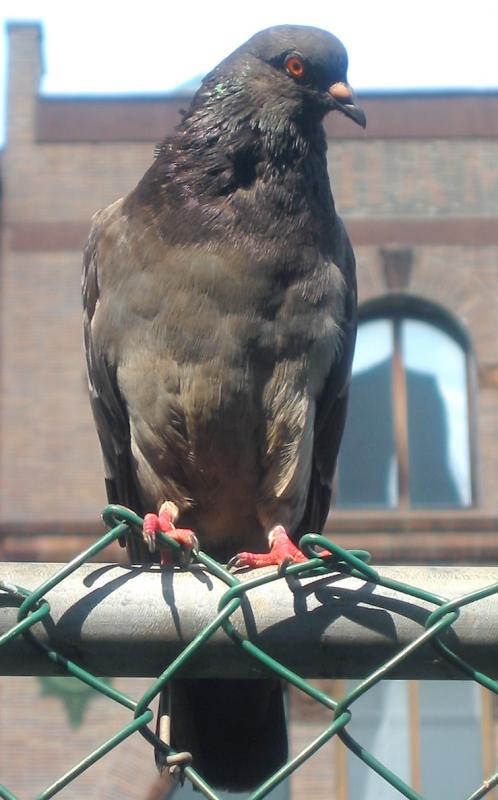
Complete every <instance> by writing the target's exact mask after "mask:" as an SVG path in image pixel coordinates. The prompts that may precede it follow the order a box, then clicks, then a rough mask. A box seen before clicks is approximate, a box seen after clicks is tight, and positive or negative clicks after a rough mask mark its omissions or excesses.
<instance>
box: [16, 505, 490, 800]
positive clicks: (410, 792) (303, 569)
mask: <svg viewBox="0 0 498 800" xmlns="http://www.w3.org/2000/svg"><path fill="white" fill-rule="evenodd" d="M103 518H104V522H105V523H106V525H107V527H108V528H110V530H109V531H108V532H107V533H106V534H104V536H102V538H101V539H99V540H98V541H97V542H96V543H95V544H93V545H92V546H91V547H89V548H88V549H87V550H85V551H84V552H83V553H81V554H80V555H79V556H77V557H76V558H75V559H73V560H72V561H71V562H70V563H69V564H67V565H66V566H64V567H63V568H62V569H60V570H59V571H58V572H57V573H56V574H55V575H54V576H52V577H51V578H50V579H49V580H47V581H45V582H44V583H42V585H41V586H39V587H38V588H37V589H35V590H34V591H28V590H27V589H24V588H22V587H20V586H14V585H12V584H10V583H8V582H5V581H1V580H0V590H2V591H3V592H4V593H5V594H7V595H10V596H11V599H12V602H13V603H15V604H20V607H19V611H18V616H17V624H16V625H15V626H14V627H12V628H11V629H10V630H8V631H7V632H6V633H5V634H4V635H3V636H2V637H0V646H1V645H5V644H6V643H7V642H9V641H10V640H12V639H13V638H14V637H17V636H24V637H25V638H26V639H27V640H28V641H29V642H30V643H31V644H32V645H33V647H36V648H40V649H42V650H43V652H44V654H45V656H46V658H47V659H50V661H52V662H53V663H54V664H56V665H58V667H60V668H62V670H63V671H64V672H65V674H67V675H72V676H73V677H75V678H78V679H79V680H81V681H83V682H84V683H85V684H87V685H88V686H90V687H92V688H93V689H95V690H97V691H98V692H100V693H101V694H102V695H104V696H106V697H107V698H109V699H110V700H113V701H115V702H117V703H120V704H121V705H122V706H124V707H125V708H127V709H129V711H130V712H131V713H132V715H133V716H132V719H131V721H130V722H129V724H128V725H126V726H124V727H123V728H121V729H120V730H119V731H117V733H116V734H115V735H114V736H112V737H111V738H110V739H108V740H107V741H106V742H104V743H103V744H102V745H101V746H100V747H98V748H97V749H96V750H94V751H93V752H91V753H89V754H88V755H87V756H86V758H84V759H83V760H82V761H80V762H79V763H78V764H76V765H75V766H74V767H73V768H72V769H70V770H69V771H68V772H66V774H65V775H63V776H61V777H60V778H59V779H58V780H57V781H55V783H53V784H52V785H51V786H49V787H48V788H47V789H45V790H44V791H43V792H41V794H38V795H37V797H36V798H35V800H48V798H50V797H53V796H54V795H56V794H58V793H59V792H60V791H61V790H62V789H63V788H64V787H65V786H67V785H68V784H69V783H70V782H71V781H73V780H74V779H75V778H77V777H78V776H79V775H81V773H82V772H84V771H85V770H86V769H88V768H89V767H90V766H92V764H94V763H95V762H96V761H98V760H99V759H101V758H103V757H104V756H105V755H106V753H108V752H109V751H110V750H112V749H113V748H114V747H117V745H119V744H120V743H121V742H123V741H124V740H125V739H127V738H128V737H129V736H131V735H132V734H133V733H135V732H136V731H139V732H140V733H141V735H142V736H143V737H145V739H146V740H147V741H149V742H150V744H151V745H153V746H157V747H160V748H161V749H162V750H163V751H164V752H165V753H166V755H168V756H172V757H174V756H175V755H176V754H175V751H174V750H173V748H171V747H168V745H166V744H165V743H164V742H161V741H159V739H158V738H157V737H156V735H155V734H154V733H153V732H152V730H151V729H150V728H149V723H150V722H151V721H152V719H153V712H152V711H151V710H150V708H149V704H150V703H151V702H152V700H153V699H154V698H155V697H156V695H158V694H159V692H160V691H161V689H162V688H163V687H164V686H165V684H167V683H168V681H169V680H171V679H172V678H173V677H174V675H175V673H177V671H178V670H179V669H181V667H182V666H183V665H184V664H185V663H186V662H187V661H188V660H189V659H190V658H191V657H192V656H193V655H194V654H195V653H196V652H197V651H198V650H199V649H200V648H202V647H203V645H204V644H205V642H207V640H208V639H209V638H210V637H211V636H213V634H214V633H216V632H217V631H218V630H219V629H223V630H224V631H225V633H226V635H227V636H229V637H230V639H232V640H233V642H234V643H235V645H236V646H237V647H240V648H242V650H243V651H245V653H246V654H247V655H248V656H249V657H250V658H253V659H256V660H258V661H259V662H260V664H263V665H264V667H266V668H267V669H269V670H271V671H272V672H273V673H274V674H275V675H277V676H278V677H280V678H282V679H283V680H285V681H288V682H289V683H290V684H292V685H293V686H295V687H296V688H297V689H299V690H301V691H302V692H304V693H305V694H306V695H308V696H309V697H310V698H312V699H313V700H315V701H316V702H317V703H321V704H322V705H323V706H324V707H325V708H326V709H328V710H329V711H330V724H329V725H328V726H327V727H326V728H325V730H324V731H323V732H322V733H321V734H320V735H319V736H318V737H317V738H316V739H315V740H314V741H313V742H311V743H310V744H309V745H308V746H307V747H306V748H305V749H304V750H303V751H302V752H301V753H299V754H298V755H297V756H295V757H294V758H293V759H291V760H290V761H288V763H287V764H286V765H285V766H283V767H282V768H281V769H279V770H278V771H277V772H276V773H275V774H274V775H272V776H271V777H270V778H269V779H268V780H267V781H265V782H264V783H263V784H262V785H261V786H259V787H258V788H256V789H255V790H254V791H253V792H252V794H251V795H250V798H249V800H260V799H261V798H263V797H265V796H266V795H267V794H268V793H269V792H270V791H271V790H272V789H273V788H274V787H275V786H277V784H279V783H280V782H281V781H283V780H284V779H285V778H286V777H287V776H289V775H290V774H291V773H292V772H294V770H296V769H297V768H298V767H299V766H300V765H301V764H303V763H304V762H305V761H307V760H308V759H309V758H310V757H311V756H312V755H313V754H314V753H315V752H316V751H317V750H318V749H319V748H320V747H322V746H323V745H324V744H326V743H327V742H328V741H330V740H331V739H332V738H333V737H334V736H337V737H338V738H339V739H340V740H341V741H342V742H343V743H344V745H345V746H346V747H347V748H349V750H350V751H351V752H352V753H354V755H355V756H357V757H358V758H359V759H361V760H362V761H363V762H364V763H365V764H367V765H368V766H369V767H370V768H371V769H373V770H375V772H377V773H378V774H379V775H380V776H381V777H382V778H384V780H386V781H387V782H388V783H390V784H391V785H392V786H393V787H394V788H395V789H397V790H398V792H399V794H400V796H401V797H407V798H409V800H424V798H423V796H422V795H421V794H419V793H418V792H416V791H415V790H414V789H412V788H411V787H410V786H408V785H407V784H406V783H405V782H404V781H403V780H402V779H401V778H400V777H398V776H397V775H396V774H395V773H394V772H392V771H391V770H390V769H389V768H388V767H386V766H385V764H383V763H381V762H380V761H379V760H378V759H377V758H376V757H375V756H374V755H373V754H372V753H371V752H369V751H368V750H366V749H365V748H364V747H362V745H361V743H359V742H357V741H355V739H353V738H352V736H351V735H350V734H349V733H348V731H347V725H348V723H349V722H350V720H351V718H352V710H351V709H352V707H353V706H354V703H355V701H356V700H358V698H360V697H361V696H362V695H363V694H365V692H367V691H368V690H369V689H370V688H371V687H372V686H374V685H376V684H377V683H378V682H379V681H381V680H383V679H384V678H388V677H389V675H390V673H391V671H392V670H393V669H394V668H395V667H396V666H398V665H399V664H400V663H401V662H403V661H404V659H407V658H408V657H409V656H410V655H412V654H413V653H414V652H415V651H416V650H417V649H418V648H421V647H422V646H424V645H426V644H427V642H430V643H431V644H432V645H433V646H434V647H435V648H436V649H437V651H438V652H439V655H441V656H442V657H443V658H444V659H445V660H446V661H447V662H449V663H451V664H452V665H453V666H454V667H456V668H457V669H458V671H459V672H460V673H461V675H462V677H464V678H468V679H472V680H474V681H477V683H479V684H480V685H481V686H483V687H485V688H486V689H489V690H490V691H491V692H494V693H495V694H498V683H497V682H496V681H494V680H492V679H491V678H490V677H489V676H487V675H486V674H484V673H483V672H480V671H478V670H476V669H474V668H473V667H472V666H471V665H470V664H468V663H467V662H466V661H464V660H463V659H462V658H460V657H459V656H458V655H457V654H456V653H455V652H453V650H452V649H450V648H449V647H448V645H447V644H446V643H445V642H443V641H442V639H441V634H442V633H443V632H444V631H445V630H447V629H448V628H450V626H451V625H452V624H453V623H454V622H455V620H456V619H457V618H458V615H459V609H461V608H462V607H463V606H466V605H468V604H470V603H474V602H477V601H478V600H481V599H483V598H485V597H488V596H490V595H492V594H498V583H496V584H492V585H490V586H487V587H484V588H482V589H479V590H478V591H474V592H472V593H471V594H467V595H464V596H462V597H459V598H458V599H456V600H452V601H447V600H446V599H445V598H444V597H440V596H438V595H436V594H433V593H432V592H428V591H425V590H423V589H419V588H417V587H416V586H410V585H408V584H406V583H402V582H400V581H397V580H393V579H392V578H387V577H383V576H382V575H380V574H379V573H378V572H377V571H376V570H375V569H373V567H371V566H370V565H369V563H368V561H369V558H370V556H369V554H368V553H367V552H365V551H359V550H356V551H353V550H349V551H348V550H344V549H342V548H341V547H339V546H338V545H336V544H334V543H333V542H331V541H330V540H329V539H327V538H325V537H323V536H319V535H317V534H307V535H305V536H303V538H302V539H301V541H300V547H301V549H302V550H303V552H304V553H305V554H306V555H307V557H308V559H309V560H308V561H305V562H302V563H299V564H292V565H290V566H287V567H286V568H285V575H286V576H291V575H292V576H302V577H303V576H307V577H308V576H317V575H327V574H330V573H342V574H344V575H351V576H354V577H357V578H360V579H362V580H365V581H368V582H370V583H372V584H377V585H378V586H384V587H386V588H388V589H392V590H394V591H396V592H400V593H402V594H405V595H407V596H409V597H412V598H415V599H419V600H422V601H425V602H427V603H430V604H432V605H433V606H434V611H433V612H432V613H431V614H429V616H428V617H427V619H426V620H425V624H424V629H423V630H422V631H421V633H420V635H419V636H418V637H417V638H416V639H415V640H414V641H413V642H411V643H410V644H409V645H408V646H406V647H404V648H403V649H402V650H400V652H399V653H397V654H396V656H395V657H393V658H391V659H390V660H388V661H387V662H385V663H384V664H382V665H381V666H379V667H378V669H376V670H374V671H373V672H372V673H371V674H370V675H368V676H367V677H366V678H365V679H364V680H362V681H361V682H360V683H359V684H358V685H357V686H355V688H354V689H352V690H351V691H350V692H348V693H347V694H345V695H344V697H342V698H337V699H336V698H333V697H331V696H329V695H328V694H326V693H324V692H323V691H321V690H319V689H318V688H316V687H314V686H313V685H311V684H310V683H309V682H307V681H306V680H304V679H303V678H301V677H300V676H299V675H298V674H296V673H295V672H293V671H291V670H289V669H287V668H286V667H285V666H284V665H283V664H282V663H280V662H279V661H277V660H275V659H274V658H272V657H271V656H269V655H268V654H267V653H265V652H264V651H263V650H262V649H261V648H259V647H257V646H256V645H255V644H254V643H253V642H251V641H250V640H249V639H247V638H245V637H244V636H242V635H241V634H240V633H239V632H238V631H236V630H235V628H234V626H233V625H232V623H231V621H230V617H231V616H232V614H234V612H235V611H236V610H237V609H238V608H239V607H240V605H241V604H242V601H243V599H245V600H246V601H247V600H249V597H250V591H251V589H254V588H255V587H257V586H261V585H262V584H264V583H271V582H273V581H276V580H281V579H282V577H283V575H282V571H280V572H279V571H278V570H275V573H271V574H267V573H265V574H264V575H262V576H261V577H256V578H254V579H252V580H248V581H244V582H241V581H240V580H239V579H238V578H237V576H236V575H234V574H232V573H231V572H229V571H227V569H226V568H224V567H223V566H222V565H221V564H219V563H218V562H217V561H214V560H213V559H212V558H210V557H209V556H208V555H206V554H205V553H203V552H202V551H201V552H199V553H197V554H195V556H194V558H195V561H197V562H198V563H199V564H201V565H202V566H203V567H204V568H205V569H206V570H207V572H209V573H210V574H211V575H214V576H216V577H217V578H219V579H220V580H221V581H223V582H224V583H225V584H226V585H227V587H228V588H227V591H226V593H225V594H224V595H223V597H222V599H221V601H220V604H219V609H218V614H217V616H216V617H215V618H214V619H213V620H212V621H211V622H210V623H209V624H208V625H207V626H206V627H205V628H204V630H202V631H201V633H199V634H198V635H197V636H196V637H195V639H193V641H191V642H190V643H189V644H188V645H187V646H186V647H185V649H184V650H183V651H182V652H181V653H180V655H179V656H178V657H177V658H175V659H174V660H173V662H172V663H171V664H169V666H168V667H167V668H166V669H165V670H164V672H163V673H162V674H161V675H160V676H159V677H158V678H157V680H155V681H154V682H153V683H152V685H151V686H150V688H149V689H148V691H147V692H146V693H145V694H144V695H143V696H142V697H141V698H140V699H139V700H138V701H135V700H132V699H131V698H130V697H127V696H126V695H125V694H122V693H121V692H118V691H116V690H115V689H113V688H112V687H111V686H109V685H108V684H107V683H105V682H104V681H103V680H101V679H99V678H97V677H95V676H94V675H92V674H91V673H90V672H88V671H86V670H84V669H82V668H81V667H80V666H78V664H76V663H75V662H74V661H71V660H70V659H68V658H66V657H65V656H64V655H63V654H62V653H60V652H58V651H57V650H55V649H52V648H51V647H50V646H49V645H46V644H45V643H44V642H41V641H39V640H38V639H37V638H36V637H35V635H34V633H33V632H32V630H31V629H32V627H33V626H34V625H35V624H36V623H37V622H40V621H41V620H43V619H44V618H45V617H47V616H48V615H49V614H50V604H49V603H48V601H47V600H46V598H45V595H46V594H47V593H48V592H49V591H50V590H51V589H53V588H54V587H55V586H56V585H57V584H59V583H61V582H62V581H63V580H64V579H65V578H66V577H67V576H68V575H70V574H71V573H72V572H74V571H75V570H76V569H78V567H80V566H81V565H82V564H84V563H85V562H87V561H89V560H90V559H91V558H92V557H94V556H95V555H97V553H100V552H101V551H102V550H104V549H105V548H106V547H108V546H109V545H110V544H111V543H112V542H114V541H115V540H116V539H118V538H119V537H121V536H123V535H125V534H129V533H135V534H136V535H140V532H141V530H142V522H143V521H142V519H141V518H140V517H138V516H137V515H136V514H134V513H133V512H131V511H129V510H128V509H125V508H123V507H121V506H108V507H107V508H106V509H105V510H104V513H103ZM158 538H159V539H160V540H161V542H162V544H163V545H168V546H170V547H171V548H172V549H173V550H174V551H176V553H177V555H178V554H179V551H180V545H179V544H178V542H176V541H174V540H173V539H170V538H169V537H168V536H166V535H165V534H158ZM317 549H320V555H318V552H317ZM324 551H325V553H324ZM0 652H1V651H0ZM173 760H174V758H173ZM184 772H185V777H187V778H188V779H189V780H190V781H191V782H192V784H193V785H194V786H195V787H196V788H197V789H199V790H200V792H201V793H202V794H203V795H204V796H205V797H207V798H210V800H219V795H218V794H216V792H215V791H214V790H213V789H212V788H211V787H210V786H209V785H208V784H207V783H206V782H205V781H204V780H203V778H202V776H201V775H200V774H199V773H197V772H196V770H195V769H194V767H193V766H187V767H186V768H185V770H184ZM497 785H498V772H497V773H495V774H494V775H492V776H490V777H489V778H488V779H487V780H485V781H484V783H483V784H482V785H481V786H480V787H478V788H477V789H476V790H475V791H474V792H473V793H472V794H471V795H470V796H469V797H468V798H467V799H466V800H479V798H482V797H485V796H486V795H488V794H489V793H490V792H491V791H492V789H493V787H495V786H497ZM0 797H1V798H5V800H18V798H17V797H16V795H14V794H12V792H11V791H9V789H8V788H7V787H6V786H2V785H0Z"/></svg>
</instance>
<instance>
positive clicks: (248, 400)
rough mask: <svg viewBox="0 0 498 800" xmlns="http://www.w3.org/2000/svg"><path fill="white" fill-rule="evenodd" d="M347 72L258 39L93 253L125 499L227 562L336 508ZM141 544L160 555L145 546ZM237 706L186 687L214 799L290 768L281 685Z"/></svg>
mask: <svg viewBox="0 0 498 800" xmlns="http://www.w3.org/2000/svg"><path fill="white" fill-rule="evenodd" d="M346 70H347V56H346V52H345V50H344V48H343V46H342V45H341V43H340V42H339V41H338V40H337V39H336V38H335V37H333V36H332V35H331V34H329V33H327V32H325V31H321V30H319V29H315V28H308V27H298V26H278V27H275V28H270V29H268V30H266V31H262V32H261V33H259V34H256V35H255V36H254V37H252V39H250V40H249V41H248V42H246V44H244V45H243V46H242V47H240V48H239V49H238V50H236V51H235V52H234V53H232V55H230V56H229V57H228V58H226V59H225V60H224V61H223V62H222V63H221V64H219V65H218V66H217V67H216V68H215V69H214V70H213V71H212V72H211V73H210V74H209V75H208V76H207V77H206V78H205V80H204V81H203V83H202V86H201V88H200V89H199V91H198V92H197V94H196V95H195V97H194V99H193V101H192V104H191V107H190V108H189V109H188V111H187V112H186V113H185V115H184V117H183V119H182V121H181V123H180V125H179V127H178V130H177V132H176V133H175V135H174V136H172V137H171V138H169V139H166V140H165V141H164V142H163V143H162V145H161V146H160V147H159V148H158V152H157V157H156V160H155V161H154V163H153V165H152V166H151V167H150V169H149V170H148V171H147V172H146V174H145V175H144V177H143V178H142V180H141V181H140V182H139V184H138V186H137V187H136V188H135V189H134V190H133V191H132V192H131V193H130V194H129V195H128V196H127V197H126V198H124V199H121V200H118V201H117V202H115V203H114V204H113V205H111V206H109V207H108V208H107V209H105V210H104V211H101V212H99V213H98V214H97V215H96V216H95V218H94V222H93V227H92V231H91V234H90V238H89V241H88V244H87V248H86V252H85V268H84V285H83V294H84V306H85V342H86V352H87V361H88V373H89V380H90V390H91V400H92V407H93V411H94V415H95V420H96V424H97V429H98V433H99V437H100V442H101V445H102V450H103V455H104V461H105V469H106V484H107V492H108V497H109V501H110V502H116V503H122V504H124V505H127V506H130V507H131V508H133V509H134V510H136V511H137V512H138V513H140V514H144V513H145V512H150V511H153V512H156V513H157V512H158V509H159V507H160V506H161V504H162V503H163V502H164V501H172V502H173V503H175V505H176V506H177V507H178V509H179V517H178V520H177V524H178V526H180V527H183V528H192V529H193V530H194V531H195V533H196V534H197V536H198V538H199V541H200V546H201V548H202V549H203V550H205V551H207V552H208V553H210V554H211V555H213V556H214V557H216V558H218V559H220V560H226V559H228V558H230V557H231V556H234V555H235V554H236V553H237V552H238V551H240V550H241V549H244V550H262V549H265V546H266V539H265V536H266V534H267V533H268V531H270V529H271V528H272V527H273V526H275V525H276V524H277V523H280V524H282V525H284V526H285V528H286V530H287V531H288V532H289V534H290V535H291V536H292V537H293V538H294V539H296V538H298V537H299V535H300V534H301V533H303V532H305V531H309V530H315V531H316V530H321V528H322V526H323V524H324V522H325V519H326V516H327V513H328V508H329V503H330V492H331V483H332V478H333V473H334V467H335V462H336V457H337V451H338V447H339V443H340V440H341V436H342V431H343V426H344V419H345V411H346V400H347V388H348V383H349V378H350V370H351V360H352V355H353V348H354V339H355V329H356V284H355V264H354V256H353V252H352V249H351V246H350V243H349V240H348V237H347V235H346V233H345V230H344V227H343V225H342V223H341V221H340V219H339V218H338V216H337V215H336V213H335V209H334V202H333V198H332V194H331V191H330V186H329V180H328V176H327V169H326V141H325V135H324V131H323V128H322V125H321V121H322V119H323V117H324V115H325V114H326V113H327V112H328V111H331V110H333V109H335V108H336V109H339V110H341V111H342V112H343V113H345V114H346V115H347V116H350V117H351V118H352V119H353V120H355V121H356V122H358V123H360V124H362V125H364V122H365V120H364V116H363V113H362V112H361V110H360V109H359V108H358V106H357V105H356V104H355V101H354V97H353V95H352V93H351V91H350V89H349V87H348V86H347V83H346V81H347V78H346ZM128 549H129V552H130V557H131V559H132V561H134V562H143V561H148V560H150V553H149V551H148V549H147V548H146V547H145V545H144V544H142V543H141V542H140V541H139V540H135V539H134V540H133V541H130V542H128ZM165 613H167V611H166V609H165ZM226 692H227V687H226V684H225V683H223V682H221V681H220V682H216V681H212V682H210V684H209V686H207V684H204V683H202V682H198V683H195V682H193V683H192V684H191V683H186V682H183V683H182V684H181V685H179V692H178V694H177V695H176V700H175V692H174V690H173V701H172V703H173V707H172V718H173V721H172V737H173V742H174V744H175V745H176V746H177V747H178V748H179V749H186V750H190V751H191V752H192V753H193V756H194V766H195V767H196V768H198V769H199V771H200V772H201V773H202V774H203V775H204V776H205V777H206V778H207V780H210V781H211V782H213V783H214V784H216V785H221V786H226V787H230V788H233V789H236V788H237V789H241V788H245V787H252V786H254V785H256V784H257V783H259V782H260V781H262V780H263V779H264V778H265V777H267V776H268V774H270V773H271V772H272V771H273V770H275V769H276V768H277V767H278V766H279V765H280V763H281V762H282V761H283V760H285V758H286V738H285V725H284V716H283V706H282V698H281V691H280V687H279V686H278V684H277V683H276V682H275V681H261V682H258V683H256V684H255V685H254V684H252V682H244V683H239V684H237V683H236V684H230V686H229V692H230V694H229V698H230V699H229V705H230V711H233V709H235V708H237V717H236V720H235V722H236V728H234V727H233V724H232V723H231V722H230V719H229V718H228V719H223V720H220V714H221V715H223V714H224V713H225V710H226V708H227V701H226ZM249 694H250V696H249ZM178 698H181V700H180V699H178ZM223 698H225V699H223ZM175 715H176V717H175ZM227 765H228V766H227Z"/></svg>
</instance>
